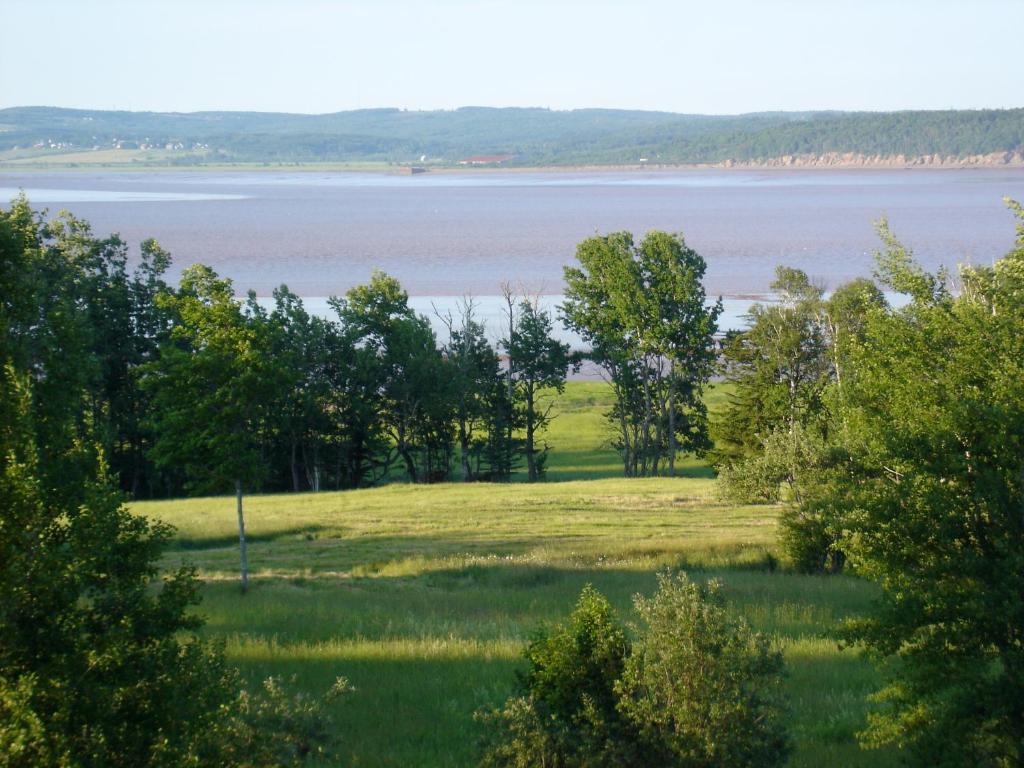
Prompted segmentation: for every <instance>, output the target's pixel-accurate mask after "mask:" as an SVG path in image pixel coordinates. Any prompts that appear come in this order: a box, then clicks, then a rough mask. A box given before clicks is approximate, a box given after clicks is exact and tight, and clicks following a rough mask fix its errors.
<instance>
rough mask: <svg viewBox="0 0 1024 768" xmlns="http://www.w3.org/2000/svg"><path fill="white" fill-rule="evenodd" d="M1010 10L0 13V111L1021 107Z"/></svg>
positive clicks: (660, 5) (657, 5)
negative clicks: (47, 108) (42, 107)
mask: <svg viewBox="0 0 1024 768" xmlns="http://www.w3.org/2000/svg"><path fill="white" fill-rule="evenodd" d="M1022 29H1024V0H884V1H883V0H843V1H842V2H840V1H838V0H788V1H787V0H771V1H769V0H699V1H697V2H694V1H691V0H674V1H672V0H666V1H662V0H631V2H608V1H606V0H547V1H546V2H540V1H538V0H517V1H516V2H510V1H508V0H475V1H474V2H469V1H468V0H432V1H431V2H411V0H351V1H350V2H331V1H330V0H290V1H287V2H286V1H285V0H244V1H236V0H203V1H202V2H199V1H198V0H174V1H173V2H167V1H165V0H132V1H131V2H124V1H123V0H0V108H2V107H11V106H26V105H47V106H61V107H80V108H95V109H126V110H152V111H179V112H188V111H197V110H259V111H281V112H307V113H323V112H336V111H340V110H348V109H361V108H368V107H399V108H405V109H416V110H423V109H452V108H456V107H459V106H467V105H474V106H496V107H501V106H534V107H548V108H551V109H576V108H583V107H607V108H622V109H648V110H665V111H671V112H686V113H702V114H736V113H743V112H760V111H771V110H812V109H814V110H817V109H840V110H898V109H946V108H959V109H976V108H984V107H1019V106H1022V105H1024V88H1022V86H1024V57H1022V55H1021V50H1022V47H1021V46H1022V43H1021V30H1022Z"/></svg>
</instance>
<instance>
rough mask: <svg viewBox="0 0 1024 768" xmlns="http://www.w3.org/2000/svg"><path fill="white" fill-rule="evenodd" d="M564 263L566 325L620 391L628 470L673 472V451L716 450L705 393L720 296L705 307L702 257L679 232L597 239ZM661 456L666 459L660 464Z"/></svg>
mask: <svg viewBox="0 0 1024 768" xmlns="http://www.w3.org/2000/svg"><path fill="white" fill-rule="evenodd" d="M576 259H577V261H578V262H579V267H566V269H565V282H566V290H565V295H566V301H565V304H564V305H563V307H562V311H563V314H564V318H565V322H566V324H567V326H568V327H569V328H571V329H572V330H574V331H576V332H577V333H579V334H580V335H581V336H582V337H583V339H584V340H585V341H586V342H587V343H589V344H590V347H591V349H590V352H589V356H590V358H591V359H592V360H593V361H594V362H595V363H597V364H598V365H599V366H600V367H601V368H602V369H603V371H604V373H605V375H606V377H607V379H608V380H609V381H610V382H611V384H612V387H613V388H614V390H615V397H616V404H615V407H614V408H613V409H612V411H611V412H610V413H609V420H610V422H611V423H612V424H613V425H614V428H615V430H616V438H615V440H616V446H617V447H618V448H619V450H620V452H621V455H622V460H623V469H624V472H625V474H626V476H627V477H633V476H643V475H657V474H658V473H659V471H661V468H662V467H663V466H664V467H665V468H666V469H667V471H668V473H669V474H673V473H674V470H675V460H676V454H677V453H678V452H679V451H680V450H682V451H683V452H687V451H693V452H697V453H700V452H702V451H704V450H706V449H707V448H708V447H710V443H709V440H708V432H707V412H706V410H705V408H704V405H703V400H702V398H701V394H702V392H703V388H704V386H705V385H706V384H707V382H708V380H709V379H710V377H711V374H712V372H713V369H714V342H713V337H714V333H715V331H716V330H717V326H716V322H717V318H718V315H719V314H720V313H721V302H719V303H718V304H716V305H714V306H712V307H708V306H706V297H705V294H704V288H703V286H702V285H701V282H700V281H701V279H702V278H703V276H704V270H705V266H706V265H705V263H704V260H703V259H702V258H701V257H700V255H699V254H697V253H696V252H695V251H694V250H693V249H691V248H689V247H687V246H686V243H685V242H684V241H683V238H682V236H679V235H669V234H667V233H664V232H650V233H648V234H647V236H646V237H645V238H644V239H643V241H642V242H641V243H640V245H639V246H634V244H633V237H632V235H630V234H629V233H626V232H620V233H616V234H612V235H607V236H604V237H592V238H589V239H587V240H585V241H583V242H582V243H580V244H579V246H578V247H577V250H576ZM662 462H664V465H663V464H662Z"/></svg>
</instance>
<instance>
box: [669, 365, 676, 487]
mask: <svg viewBox="0 0 1024 768" xmlns="http://www.w3.org/2000/svg"><path fill="white" fill-rule="evenodd" d="M668 476H669V477H675V476H676V365H675V362H673V363H672V367H671V368H670V369H669V374H668Z"/></svg>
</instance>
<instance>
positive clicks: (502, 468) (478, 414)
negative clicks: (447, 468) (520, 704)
mask: <svg viewBox="0 0 1024 768" xmlns="http://www.w3.org/2000/svg"><path fill="white" fill-rule="evenodd" d="M442 320H443V321H444V323H445V324H446V325H447V327H448V336H449V342H448V344H447V345H446V346H445V348H444V350H443V353H444V357H445V360H446V361H447V363H448V365H449V367H450V369H451V390H450V392H451V397H452V398H453V400H454V403H455V422H456V432H457V438H458V441H459V461H460V463H461V469H462V479H463V480H485V479H486V480H504V479H508V478H509V477H510V476H511V474H512V471H513V469H514V467H515V463H516V462H515V454H516V452H517V447H518V446H517V445H516V442H517V441H515V438H514V437H510V436H511V435H513V430H514V429H515V413H514V409H513V405H512V395H513V392H512V391H511V390H512V389H513V388H512V386H511V382H507V377H506V376H504V375H502V373H501V364H500V359H499V357H498V353H497V350H496V349H495V348H494V347H492V346H491V344H490V343H489V342H488V341H487V337H486V335H485V334H484V326H483V324H482V323H480V322H478V321H477V320H476V316H475V305H474V303H473V301H472V300H471V299H466V300H465V301H464V302H463V304H462V307H461V316H460V318H459V323H458V324H456V322H455V320H454V318H452V317H451V315H450V314H449V315H447V316H445V317H442Z"/></svg>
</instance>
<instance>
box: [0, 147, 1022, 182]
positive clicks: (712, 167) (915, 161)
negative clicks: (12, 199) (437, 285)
mask: <svg viewBox="0 0 1024 768" xmlns="http://www.w3.org/2000/svg"><path fill="white" fill-rule="evenodd" d="M998 154H1000V155H1004V158H1001V159H996V158H990V156H982V157H977V156H976V157H971V158H962V159H956V158H942V159H925V158H912V159H906V158H899V157H896V158H870V159H868V158H865V159H855V158H849V159H844V158H842V157H831V156H827V157H788V156H787V157H780V158H773V159H771V160H763V161H731V160H730V161H724V162H718V163H685V164H684V163H680V164H672V163H642V164H641V163H631V164H630V163H624V164H613V165H600V164H584V165H538V166H524V165H509V166H504V165H493V166H492V165H489V166H483V167H467V166H458V165H444V166H435V167H432V166H418V167H425V168H426V172H424V173H422V174H414V173H412V172H411V170H410V166H408V165H391V164H383V163H345V162H323V163H295V164H290V163H280V164H276V165H270V164H267V163H261V162H251V163H249V162H245V163H211V164H209V165H202V164H200V165H180V166H179V165H171V164H168V163H153V164H146V163H140V162H137V161H136V162H125V163H95V164H90V163H78V162H75V163H29V162H25V163H24V164H21V163H17V162H15V163H10V162H2V161H0V173H29V174H34V173H108V172H110V173H171V172H178V173H186V174H188V173H257V174H258V173H369V174H384V175H393V176H410V177H412V176H421V175H422V176H431V175H444V176H447V175H467V176H468V175H472V174H484V175H491V174H495V173H505V174H520V173H521V174H525V173H552V174H557V173H579V174H588V173H594V174H597V173H652V174H664V173H694V172H701V171H705V172H706V171H746V172H752V171H753V172H766V173H771V172H779V171H956V170H982V171H985V170H993V171H994V170H1022V169H1024V153H1020V152H1018V153H998ZM1005 155H1009V157H1005Z"/></svg>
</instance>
